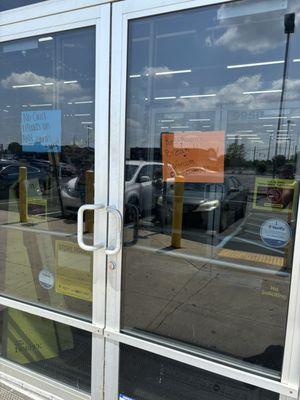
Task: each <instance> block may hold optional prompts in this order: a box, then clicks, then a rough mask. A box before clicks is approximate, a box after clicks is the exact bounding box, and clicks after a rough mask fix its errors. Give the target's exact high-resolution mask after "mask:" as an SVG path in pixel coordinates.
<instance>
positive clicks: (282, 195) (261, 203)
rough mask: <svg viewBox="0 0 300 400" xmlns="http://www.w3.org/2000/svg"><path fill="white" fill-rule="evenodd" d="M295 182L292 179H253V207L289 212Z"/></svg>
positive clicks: (294, 190)
mask: <svg viewBox="0 0 300 400" xmlns="http://www.w3.org/2000/svg"><path fill="white" fill-rule="evenodd" d="M296 189H297V182H296V181H295V180H294V179H276V178H274V179H273V178H262V177H258V178H256V179H255V190H254V197H253V208H254V209H256V210H263V211H278V212H283V213H290V212H292V210H293V208H294V201H295V198H296V195H295V193H296Z"/></svg>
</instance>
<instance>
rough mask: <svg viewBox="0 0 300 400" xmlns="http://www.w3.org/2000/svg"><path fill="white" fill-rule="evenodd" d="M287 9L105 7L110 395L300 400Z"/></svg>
mask: <svg viewBox="0 0 300 400" xmlns="http://www.w3.org/2000/svg"><path fill="white" fill-rule="evenodd" d="M214 3H217V4H214ZM299 12H300V10H299V4H298V2H297V1H295V0H285V1H277V0H274V1H268V2H264V1H260V0H257V1H252V0H251V1H250V0H241V1H234V2H230V1H224V2H221V4H220V2H214V1H203V0H201V1H200V0H199V1H196V0H194V1H178V2H177V4H174V2H173V1H164V2H163V5H161V2H159V1H155V0H152V1H150V0H149V1H145V2H143V4H142V5H140V4H139V5H137V2H135V1H130V0H128V1H125V2H123V3H119V4H115V5H114V6H113V50H112V51H113V53H112V85H113V86H112V101H111V104H112V106H111V118H112V123H111V127H112V130H111V157H110V182H111V185H110V202H111V203H112V204H116V203H118V205H119V207H120V209H123V213H124V225H123V250H122V255H119V256H118V257H117V258H115V259H114V260H112V261H111V264H110V266H111V269H110V271H109V276H108V287H107V291H108V296H107V325H106V336H107V354H114V356H111V359H110V358H108V364H107V365H108V368H107V371H106V375H107V376H106V385H107V386H106V390H107V393H109V394H108V395H107V398H108V399H111V400H112V399H116V398H117V396H119V399H134V400H146V399H165V400H175V399H183V398H184V399H192V398H198V399H203V400H204V399H205V400H206V399H220V400H221V399H225V398H230V399H231V398H232V399H237V398H240V399H279V398H281V399H283V398H287V397H289V398H297V396H298V383H299V361H298V359H299V357H298V352H299V327H298V326H297V325H296V324H295V321H296V319H297V315H298V314H297V313H298V309H299V308H298V307H297V299H298V296H297V291H298V283H299V272H298V270H299V253H298V250H297V248H295V246H294V244H295V238H296V237H298V232H297V215H298V198H299V194H298V186H299V182H298V180H299V171H300V170H299V163H298V152H299V140H300V136H299V119H300V116H299V111H300V98H299V93H298V90H297V85H298V81H299V78H300V67H299V66H300V64H299V56H300V54H299V41H300V36H299V35H300V33H299V27H298V25H297V22H298V20H299ZM121 49H122V52H121ZM125 49H126V50H125ZM120 54H121V56H120ZM120 103H121V109H120ZM110 231H111V237H112V238H114V237H115V232H114V223H113V222H112V227H111V229H110ZM117 370H118V377H116V373H115V372H116V371H117ZM114 378H115V379H114ZM285 396H287V397H285Z"/></svg>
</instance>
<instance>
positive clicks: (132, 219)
mask: <svg viewBox="0 0 300 400" xmlns="http://www.w3.org/2000/svg"><path fill="white" fill-rule="evenodd" d="M139 216H140V207H139V201H138V199H136V198H135V197H133V198H131V199H129V200H128V202H127V204H126V206H125V216H124V220H125V223H126V224H130V223H138V221H139Z"/></svg>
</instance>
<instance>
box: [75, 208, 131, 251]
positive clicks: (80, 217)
mask: <svg viewBox="0 0 300 400" xmlns="http://www.w3.org/2000/svg"><path fill="white" fill-rule="evenodd" d="M88 210H93V211H95V210H100V211H105V212H107V213H108V214H112V215H114V216H115V218H116V221H117V226H116V229H117V239H116V244H115V246H114V247H112V248H111V247H105V246H104V245H103V244H98V245H94V246H89V245H87V244H85V243H84V240H83V215H84V212H85V211H88ZM122 228H123V217H122V214H121V213H120V211H119V210H117V208H116V207H114V206H107V207H105V206H103V205H102V204H84V205H83V206H81V207H80V208H79V210H78V215H77V243H78V246H79V247H80V248H81V249H83V250H86V251H96V250H101V249H105V254H106V255H108V256H114V255H116V254H118V253H119V252H120V251H121V248H122Z"/></svg>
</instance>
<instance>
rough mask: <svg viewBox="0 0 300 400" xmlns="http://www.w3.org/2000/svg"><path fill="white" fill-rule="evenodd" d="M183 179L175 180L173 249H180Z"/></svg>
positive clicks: (177, 178)
mask: <svg viewBox="0 0 300 400" xmlns="http://www.w3.org/2000/svg"><path fill="white" fill-rule="evenodd" d="M183 196H184V177H183V176H177V177H176V178H175V190H174V199H173V219H172V244H171V246H172V247H174V248H175V249H179V248H180V247H181V236H182V217H183Z"/></svg>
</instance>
